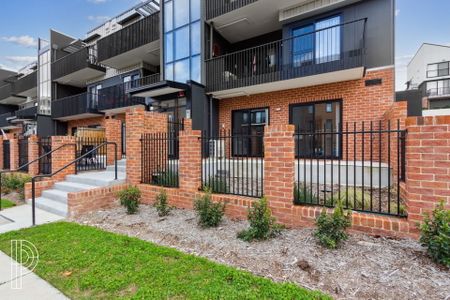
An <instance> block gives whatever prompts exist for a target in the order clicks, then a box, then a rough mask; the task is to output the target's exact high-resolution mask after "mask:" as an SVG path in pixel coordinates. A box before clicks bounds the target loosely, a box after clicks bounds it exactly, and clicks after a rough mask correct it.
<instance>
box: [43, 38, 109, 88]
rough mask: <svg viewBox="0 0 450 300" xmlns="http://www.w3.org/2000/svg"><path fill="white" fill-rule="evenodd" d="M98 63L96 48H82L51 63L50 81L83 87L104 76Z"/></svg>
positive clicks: (102, 67)
mask: <svg viewBox="0 0 450 300" xmlns="http://www.w3.org/2000/svg"><path fill="white" fill-rule="evenodd" d="M105 72H106V69H105V67H104V66H102V65H101V64H99V63H98V60H97V51H96V47H95V46H92V47H84V48H81V49H80V50H78V51H76V52H74V53H71V54H68V55H66V56H63V57H61V58H60V59H58V60H56V61H54V62H53V63H52V79H53V81H55V82H58V83H60V84H66V85H72V86H77V87H85V86H86V82H87V81H89V80H90V79H93V78H95V77H98V76H101V75H103V74H105Z"/></svg>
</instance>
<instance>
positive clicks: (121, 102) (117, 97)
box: [98, 81, 145, 114]
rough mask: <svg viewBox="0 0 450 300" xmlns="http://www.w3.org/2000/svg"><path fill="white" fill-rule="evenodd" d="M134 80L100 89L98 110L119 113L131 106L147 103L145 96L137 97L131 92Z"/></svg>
mask: <svg viewBox="0 0 450 300" xmlns="http://www.w3.org/2000/svg"><path fill="white" fill-rule="evenodd" d="M133 82H134V81H131V82H127V83H123V84H118V85H114V86H110V87H105V88H103V89H101V90H99V92H98V110H99V111H101V112H108V113H113V114H117V113H122V112H125V111H126V109H127V108H128V107H130V106H135V105H145V98H142V97H135V96H133V95H131V94H130V93H129V90H130V89H131V88H132V83H133Z"/></svg>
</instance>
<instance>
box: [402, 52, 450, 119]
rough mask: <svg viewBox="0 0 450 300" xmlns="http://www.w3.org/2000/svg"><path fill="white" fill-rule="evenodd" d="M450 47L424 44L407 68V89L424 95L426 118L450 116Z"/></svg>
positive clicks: (423, 106) (423, 102)
mask: <svg viewBox="0 0 450 300" xmlns="http://www.w3.org/2000/svg"><path fill="white" fill-rule="evenodd" d="M449 70H450V47H449V46H445V45H435V44H428V43H424V44H422V46H421V47H420V48H419V50H418V51H417V53H416V54H415V55H414V57H413V58H412V59H411V61H410V63H409V64H408V68H407V76H408V81H407V89H408V90H412V89H418V90H420V92H421V95H422V100H423V101H422V108H423V115H424V116H431V115H449V114H450V71H449Z"/></svg>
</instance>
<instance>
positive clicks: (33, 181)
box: [31, 142, 117, 226]
mask: <svg viewBox="0 0 450 300" xmlns="http://www.w3.org/2000/svg"><path fill="white" fill-rule="evenodd" d="M107 145H114V154H115V155H114V180H117V143H116V142H103V143H101V144H100V145H97V146H96V147H95V148H93V149H92V150H89V151H88V152H86V153H85V154H83V155H81V156H80V157H77V158H75V159H74V160H73V161H71V162H70V163H68V164H66V165H65V166H63V167H61V168H60V169H58V170H56V171H55V172H53V173H51V174H40V175H36V176H33V177H32V178H31V209H32V225H33V226H35V225H36V205H35V204H36V189H35V183H36V179H40V178H46V177H53V176H54V175H56V174H58V173H60V172H62V171H63V170H65V169H67V168H68V167H70V166H71V165H73V164H76V163H77V162H79V161H80V160H82V159H83V158H85V157H87V156H89V155H90V154H91V153H94V152H95V151H97V150H98V149H100V148H101V147H104V146H107ZM75 168H76V167H75Z"/></svg>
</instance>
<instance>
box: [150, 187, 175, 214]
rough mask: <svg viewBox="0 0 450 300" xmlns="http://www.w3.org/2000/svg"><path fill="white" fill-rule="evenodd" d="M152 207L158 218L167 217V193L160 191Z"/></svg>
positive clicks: (168, 211) (168, 209)
mask: <svg viewBox="0 0 450 300" xmlns="http://www.w3.org/2000/svg"><path fill="white" fill-rule="evenodd" d="M154 206H155V208H156V211H157V212H158V216H160V217H164V216H167V215H168V214H169V213H170V211H171V208H170V206H169V204H168V201H167V192H166V191H165V190H161V192H160V193H159V194H158V195H157V196H156V201H155V204H154Z"/></svg>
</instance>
